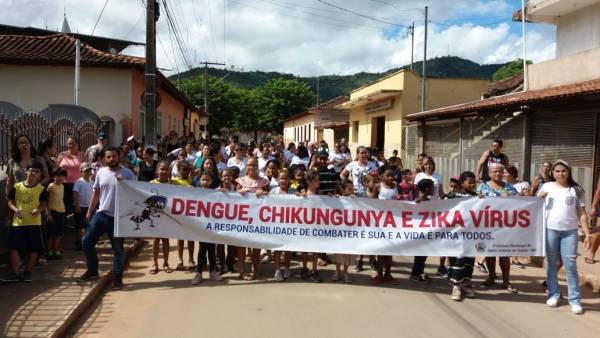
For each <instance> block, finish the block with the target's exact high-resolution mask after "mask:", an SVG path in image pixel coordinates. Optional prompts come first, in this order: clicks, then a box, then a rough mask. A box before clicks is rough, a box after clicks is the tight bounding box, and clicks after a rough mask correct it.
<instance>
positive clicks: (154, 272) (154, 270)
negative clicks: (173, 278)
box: [148, 265, 159, 275]
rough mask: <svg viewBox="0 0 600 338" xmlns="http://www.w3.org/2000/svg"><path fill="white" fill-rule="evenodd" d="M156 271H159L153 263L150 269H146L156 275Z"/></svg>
mask: <svg viewBox="0 0 600 338" xmlns="http://www.w3.org/2000/svg"><path fill="white" fill-rule="evenodd" d="M158 271H159V270H158V266H156V265H153V266H152V269H150V271H148V273H149V274H151V275H156V274H157V273H158Z"/></svg>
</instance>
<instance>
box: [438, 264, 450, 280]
mask: <svg viewBox="0 0 600 338" xmlns="http://www.w3.org/2000/svg"><path fill="white" fill-rule="evenodd" d="M437 273H438V275H440V276H441V277H442V278H448V268H446V266H445V265H441V266H439V267H438V269H437Z"/></svg>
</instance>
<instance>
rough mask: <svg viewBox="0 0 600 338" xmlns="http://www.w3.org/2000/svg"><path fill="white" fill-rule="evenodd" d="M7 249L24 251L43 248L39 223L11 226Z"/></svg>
mask: <svg viewBox="0 0 600 338" xmlns="http://www.w3.org/2000/svg"><path fill="white" fill-rule="evenodd" d="M8 249H9V250H24V251H26V252H38V251H41V250H43V249H44V242H43V240H42V227H41V226H39V225H20V226H12V227H11V228H10V235H9V238H8Z"/></svg>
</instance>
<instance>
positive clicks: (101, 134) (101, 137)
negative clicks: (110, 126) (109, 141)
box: [96, 131, 107, 140]
mask: <svg viewBox="0 0 600 338" xmlns="http://www.w3.org/2000/svg"><path fill="white" fill-rule="evenodd" d="M96 138H98V139H100V140H104V139H105V138H107V137H106V133H105V132H103V131H101V132H99V133H98V136H97V137H96Z"/></svg>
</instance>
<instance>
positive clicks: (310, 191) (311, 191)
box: [300, 171, 321, 283]
mask: <svg viewBox="0 0 600 338" xmlns="http://www.w3.org/2000/svg"><path fill="white" fill-rule="evenodd" d="M304 181H305V182H306V190H304V191H301V192H300V193H301V194H302V195H304V196H314V195H317V194H318V190H319V185H321V181H320V180H319V173H318V172H316V171H307V172H306V173H305V174H304ZM311 258H312V272H311V273H310V274H309V273H308V269H307V261H308V252H303V253H302V270H301V272H300V278H302V279H306V278H308V279H310V280H311V281H312V282H314V283H321V276H319V272H317V266H318V265H319V264H318V260H319V254H318V253H316V252H313V253H312V254H311Z"/></svg>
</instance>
